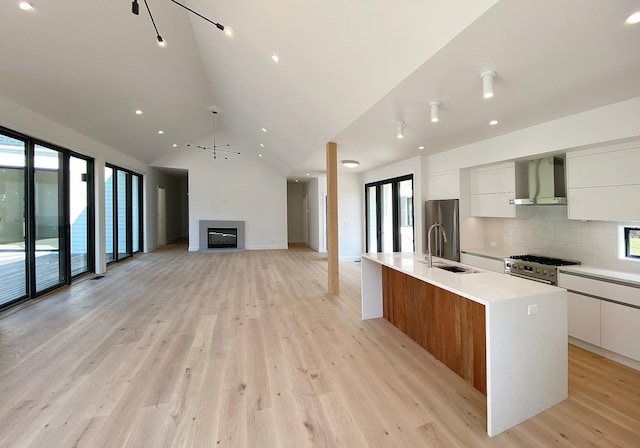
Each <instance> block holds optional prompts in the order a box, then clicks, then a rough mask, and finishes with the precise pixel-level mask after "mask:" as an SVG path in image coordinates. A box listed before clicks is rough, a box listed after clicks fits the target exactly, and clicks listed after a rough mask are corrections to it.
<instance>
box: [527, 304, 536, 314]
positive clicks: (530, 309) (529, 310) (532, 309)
mask: <svg viewBox="0 0 640 448" xmlns="http://www.w3.org/2000/svg"><path fill="white" fill-rule="evenodd" d="M534 314H538V304H537V303H536V304H534V305H529V306H528V307H527V315H529V316H533V315H534Z"/></svg>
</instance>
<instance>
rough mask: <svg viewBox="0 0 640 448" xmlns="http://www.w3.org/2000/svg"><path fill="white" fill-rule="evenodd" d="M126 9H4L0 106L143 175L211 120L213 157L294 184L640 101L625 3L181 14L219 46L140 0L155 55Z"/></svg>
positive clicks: (159, 4)
mask: <svg viewBox="0 0 640 448" xmlns="http://www.w3.org/2000/svg"><path fill="white" fill-rule="evenodd" d="M139 1H140V15H139V16H135V15H132V14H131V2H130V0H118V1H114V0H111V1H108V2H105V1H99V0H66V1H55V2H54V1H51V0H39V1H37V2H36V0H34V2H35V6H36V8H37V11H36V12H35V13H31V14H30V13H25V12H24V11H21V10H20V9H18V8H17V3H18V0H6V1H4V2H2V4H1V5H0V63H1V66H0V96H4V97H6V98H8V99H10V100H12V101H15V102H17V103H19V104H21V105H23V106H24V107H27V108H29V109H31V110H33V111H35V112H37V113H39V114H42V115H44V116H46V117H48V118H50V119H53V120H54V121H57V122H59V123H61V124H63V125H65V126H67V127H69V128H72V129H74V130H76V131H78V132H80V133H82V134H84V135H86V136H88V137H91V138H93V139H94V140H97V141H99V142H101V143H103V144H106V145H108V146H110V147H112V148H114V149H116V150H119V151H121V152H124V153H126V154H129V155H131V156H133V157H135V158H137V159H139V160H140V161H142V162H144V163H153V162H154V161H155V160H158V159H160V158H162V157H163V156H164V155H166V154H167V153H169V152H171V151H175V150H186V149H184V147H185V145H186V144H187V143H194V142H197V141H199V140H201V139H202V138H204V137H206V136H207V135H209V134H211V132H212V129H213V122H212V119H211V113H210V112H208V111H207V108H208V107H210V106H212V105H215V106H216V107H217V108H218V109H219V110H220V114H219V118H218V122H217V124H218V126H217V127H218V137H217V138H218V139H219V140H220V141H222V140H224V143H231V145H232V147H233V148H234V149H235V150H238V151H240V152H242V157H257V153H258V151H261V152H263V153H264V156H265V157H264V158H263V160H264V161H265V163H270V164H271V165H272V166H273V167H275V168H276V169H278V171H279V172H280V173H281V174H282V175H288V176H290V177H295V176H300V175H301V176H304V173H305V172H308V171H321V170H324V147H325V143H326V142H328V141H332V140H333V141H336V142H337V143H338V145H339V157H340V158H341V159H357V160H360V162H361V164H362V165H361V167H360V170H367V169H371V168H374V167H377V166H381V165H384V164H386V163H389V162H392V161H395V160H401V159H405V158H407V157H411V156H415V155H418V154H427V153H433V152H439V151H444V150H447V149H450V148H453V147H456V146H460V145H463V144H468V143H471V142H473V141H477V140H481V139H485V138H489V137H493V136H496V135H499V134H503V133H506V132H511V131H513V130H516V129H520V128H523V127H527V126H531V125H535V124H538V123H541V122H544V121H548V120H551V119H554V118H559V117H562V116H566V115H569V114H573V113H577V112H580V111H584V110H587V109H590V108H593V107H598V106H602V105H605V104H610V103H613V102H617V101H620V100H624V99H628V98H632V97H637V96H640V82H638V80H639V79H640V58H638V57H637V51H638V50H637V49H638V48H640V25H636V26H624V25H623V21H624V19H625V18H626V16H627V15H628V14H630V13H631V12H632V11H634V10H638V9H640V1H638V0H616V1H615V2H611V1H601V0H563V1H557V0H538V1H535V2H532V1H519V0H501V1H499V2H497V1H496V0H473V1H472V0H452V1H447V2H443V1H438V0H396V1H394V2H390V1H388V0H387V1H384V0H351V1H349V2H345V1H343V0H308V1H305V2H295V1H287V0H271V1H269V2H256V1H249V0H233V1H232V0H207V1H205V0H191V1H186V0H185V3H186V4H188V6H189V7H191V8H193V9H194V10H196V11H198V12H200V13H202V14H204V15H205V16H207V17H210V18H212V19H214V20H215V21H219V22H221V23H223V24H225V25H230V26H232V27H233V29H234V31H235V35H234V37H233V38H231V39H229V38H227V37H226V36H225V35H224V34H223V33H222V32H220V31H219V30H217V29H216V28H215V27H214V26H213V25H211V24H210V23H208V22H206V21H204V20H202V19H201V18H199V17H197V16H195V15H192V14H189V13H187V12H186V11H185V10H183V9H182V8H180V7H178V6H177V5H175V4H174V3H172V2H171V1H170V0H147V1H148V2H149V6H150V8H151V11H152V13H153V15H154V18H155V20H156V24H157V25H158V28H159V31H160V34H161V35H162V36H163V38H164V39H165V40H166V41H167V42H168V47H167V48H165V49H159V48H158V47H157V46H156V45H155V32H154V30H153V26H152V24H151V21H150V19H149V16H148V14H147V12H146V9H145V6H144V1H143V0H139ZM274 53H277V54H278V55H279V56H280V61H281V62H280V63H279V64H276V63H274V62H273V61H272V60H271V55H272V54H274ZM485 69H494V70H495V71H496V72H497V74H498V75H497V78H496V81H495V92H496V94H495V97H494V98H493V99H491V100H483V99H482V98H481V82H480V77H479V74H480V72H481V71H483V70H485ZM432 100H439V101H440V102H441V103H442V107H441V111H440V122H439V123H437V124H431V123H430V122H429V116H428V114H429V110H428V103H429V102H430V101H432ZM138 108H139V109H142V110H143V111H144V114H143V115H142V116H136V115H135V114H134V111H135V109H138ZM492 118H496V119H498V120H499V121H500V124H499V125H498V126H494V127H489V126H488V125H487V123H488V121H489V119H492ZM400 119H401V120H404V121H405V122H406V123H407V125H406V132H405V134H406V138H405V139H403V140H398V139H396V138H395V121H397V120H400ZM263 127H265V128H266V129H267V130H268V132H267V133H266V134H265V133H263V132H262V131H261V129H262V128H263ZM160 129H162V130H163V131H164V132H165V133H164V134H163V135H158V130H160ZM173 143H177V144H179V148H178V149H172V147H171V145H172V144H173ZM260 143H263V144H264V145H265V148H264V149H259V144H260ZM419 145H424V146H425V147H426V149H425V150H422V151H421V150H418V146H419ZM212 163H213V162H212Z"/></svg>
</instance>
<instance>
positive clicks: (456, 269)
mask: <svg viewBox="0 0 640 448" xmlns="http://www.w3.org/2000/svg"><path fill="white" fill-rule="evenodd" d="M436 267H437V268H438V269H444V270H445V271H449V272H455V273H456V274H460V273H465V274H466V273H469V272H473V271H469V270H468V269H463V268H460V267H458V266H436Z"/></svg>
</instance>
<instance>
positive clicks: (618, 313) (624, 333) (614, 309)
mask: <svg viewBox="0 0 640 448" xmlns="http://www.w3.org/2000/svg"><path fill="white" fill-rule="evenodd" d="M558 286H559V287H560V288H565V289H567V290H568V291H567V316H568V331H569V336H572V337H574V338H576V339H580V340H582V341H585V342H588V343H589V344H592V345H594V346H596V347H601V348H604V349H606V350H609V351H610V352H613V353H617V354H619V355H623V356H626V357H627V358H631V359H634V360H636V361H640V308H638V307H640V288H638V287H633V286H628V285H624V284H621V283H618V282H610V281H606V280H599V279H597V278H594V277H588V278H586V277H583V276H580V275H571V274H568V273H563V272H560V273H559V274H558ZM611 301H615V302H618V303H613V302H611Z"/></svg>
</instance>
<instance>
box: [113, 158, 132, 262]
mask: <svg viewBox="0 0 640 448" xmlns="http://www.w3.org/2000/svg"><path fill="white" fill-rule="evenodd" d="M128 180H129V173H127V172H126V171H120V170H116V181H117V183H118V185H117V207H116V208H117V211H118V217H117V222H118V231H117V236H118V259H119V260H122V259H123V258H126V257H128V256H129V255H131V252H130V251H129V248H128V244H127V243H128V238H127V227H128V224H127V222H128V220H127V209H128V207H127V204H128V202H129V201H128V200H127V198H128V197H129V195H128Z"/></svg>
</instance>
